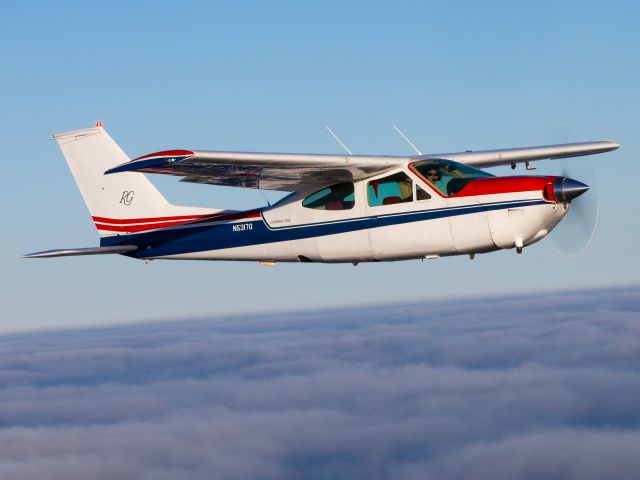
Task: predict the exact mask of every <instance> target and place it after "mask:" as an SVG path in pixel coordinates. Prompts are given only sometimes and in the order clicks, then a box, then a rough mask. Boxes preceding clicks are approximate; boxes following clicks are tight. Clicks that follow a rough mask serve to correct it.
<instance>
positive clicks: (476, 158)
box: [105, 141, 620, 192]
mask: <svg viewBox="0 0 640 480" xmlns="http://www.w3.org/2000/svg"><path fill="white" fill-rule="evenodd" d="M619 146H620V145H619V144H618V143H616V142H611V141H598V142H584V143H566V144H562V145H547V146H541V147H526V148H511V149H502V150H485V151H478V152H472V151H467V152H458V153H440V154H429V155H417V156H374V155H320V154H297V153H250V152H215V151H192V150H166V151H163V152H157V153H152V154H150V155H145V156H142V157H138V158H136V159H134V160H131V161H130V162H127V163H123V164H122V165H118V166H117V167H114V168H112V169H110V170H107V171H106V172H105V174H111V173H118V172H144V173H159V174H163V175H176V176H180V177H183V178H182V179H181V181H182V182H191V183H205V184H212V185H226V186H231V187H244V188H260V189H265V190H282V191H286V192H294V191H301V190H304V189H309V188H312V187H318V188H320V187H323V186H326V185H330V184H333V183H340V182H345V181H358V180H362V179H364V178H367V177H370V176H373V175H377V174H379V173H383V172H385V171H387V170H390V169H392V168H394V167H397V166H400V165H404V164H405V163H407V162H411V161H416V160H424V159H429V158H442V159H449V160H454V161H457V162H460V163H464V164H467V165H472V166H474V167H478V168H486V167H495V166H498V165H510V164H515V163H522V162H530V161H534V160H544V159H556V158H566V157H577V156H581V155H592V154H595V153H603V152H609V151H611V150H615V149H617V148H618V147H619Z"/></svg>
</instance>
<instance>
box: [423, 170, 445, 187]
mask: <svg viewBox="0 0 640 480" xmlns="http://www.w3.org/2000/svg"><path fill="white" fill-rule="evenodd" d="M426 177H427V180H429V181H430V182H431V183H433V184H434V185H435V184H436V182H439V181H440V179H441V178H442V176H441V175H440V172H439V171H438V169H437V168H435V167H431V168H429V170H427V175H426Z"/></svg>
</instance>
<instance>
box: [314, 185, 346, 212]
mask: <svg viewBox="0 0 640 480" xmlns="http://www.w3.org/2000/svg"><path fill="white" fill-rule="evenodd" d="M354 204H355V194H354V192H353V183H351V182H344V183H337V184H335V185H331V186H330V187H327V188H323V189H322V190H319V191H317V192H316V193H312V194H311V195H309V196H308V197H307V198H305V199H304V200H303V201H302V206H303V207H306V208H313V209H315V210H349V209H351V208H353V205H354Z"/></svg>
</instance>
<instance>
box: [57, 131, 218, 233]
mask: <svg viewBox="0 0 640 480" xmlns="http://www.w3.org/2000/svg"><path fill="white" fill-rule="evenodd" d="M53 139H54V140H56V141H57V142H58V145H60V148H61V149H62V153H63V155H64V158H65V159H66V161H67V163H68V165H69V168H70V169H71V173H72V174H73V177H74V179H75V181H76V184H77V185H78V188H79V189H80V193H81V194H82V198H83V199H84V202H85V203H86V205H87V208H88V209H89V212H90V213H91V217H92V218H93V221H94V222H95V224H96V228H97V229H98V232H99V233H100V236H107V235H117V234H122V233H132V232H137V231H145V230H152V229H155V228H162V227H166V226H171V225H172V224H178V223H183V222H185V221H190V220H192V219H197V218H199V217H202V216H203V215H205V214H207V213H213V212H214V211H212V210H210V209H202V208H194V207H176V206H174V205H171V204H170V203H169V202H167V200H165V198H164V197H163V196H162V195H161V194H160V192H159V191H158V190H157V189H156V188H155V187H154V186H153V185H152V184H151V182H150V181H149V180H148V179H147V178H146V177H145V176H144V175H142V174H140V173H126V172H125V173H119V174H117V175H104V172H105V171H106V170H108V169H110V168H113V167H115V166H116V165H120V164H122V163H124V162H128V161H129V158H128V157H127V155H126V154H125V153H124V152H123V151H122V149H121V148H120V147H119V146H118V145H117V144H116V143H115V142H114V141H113V139H112V138H111V137H110V136H109V134H108V133H107V132H106V131H105V130H104V129H103V128H102V127H100V126H98V127H96V128H86V129H82V130H75V131H72V132H66V133H60V134H57V135H54V136H53ZM167 215H171V216H167Z"/></svg>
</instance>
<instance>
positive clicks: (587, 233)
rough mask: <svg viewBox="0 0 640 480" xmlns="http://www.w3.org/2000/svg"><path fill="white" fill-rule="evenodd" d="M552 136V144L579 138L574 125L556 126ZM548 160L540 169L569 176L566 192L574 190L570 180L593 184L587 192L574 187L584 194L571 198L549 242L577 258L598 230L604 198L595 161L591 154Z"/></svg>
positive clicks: (591, 241)
mask: <svg viewBox="0 0 640 480" xmlns="http://www.w3.org/2000/svg"><path fill="white" fill-rule="evenodd" d="M549 139H550V142H551V143H569V142H573V141H578V140H579V136H578V135H577V133H576V132H575V130H574V129H573V128H571V127H569V126H564V127H558V128H555V129H554V130H553V131H552V132H551V134H550V135H549ZM541 163H542V162H541ZM544 163H545V164H546V165H544V166H543V165H540V170H542V171H544V173H545V174H552V175H554V174H555V175H559V176H561V177H564V178H565V179H566V180H564V182H563V183H564V190H565V191H571V188H570V186H569V185H568V184H567V180H570V181H577V182H580V183H581V184H585V185H586V186H588V187H589V189H588V190H586V191H584V188H581V187H579V186H575V185H574V188H578V189H580V190H582V192H583V193H580V194H578V195H577V196H575V198H572V199H570V203H569V212H568V213H567V215H566V216H565V217H564V218H563V219H562V220H561V221H560V223H559V224H558V225H557V226H556V227H555V228H554V229H553V230H552V231H551V233H550V234H549V237H548V238H549V242H547V243H548V244H549V245H550V246H551V248H552V249H553V250H554V251H555V252H556V253H557V254H558V255H559V256H561V257H564V258H576V257H578V256H579V255H581V254H583V253H584V252H586V251H587V250H588V249H589V247H590V246H591V244H592V243H593V240H594V239H595V237H596V235H597V231H598V223H599V218H600V197H599V188H598V174H597V171H596V167H595V164H594V162H593V159H592V158H591V157H589V156H586V157H576V158H564V159H561V160H553V161H549V162H544ZM543 168H544V169H543ZM558 180H560V179H558Z"/></svg>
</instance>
